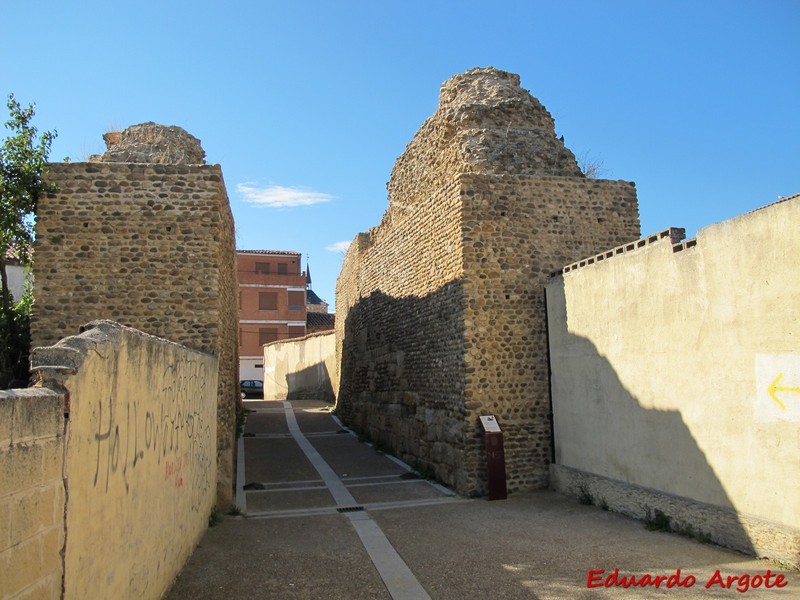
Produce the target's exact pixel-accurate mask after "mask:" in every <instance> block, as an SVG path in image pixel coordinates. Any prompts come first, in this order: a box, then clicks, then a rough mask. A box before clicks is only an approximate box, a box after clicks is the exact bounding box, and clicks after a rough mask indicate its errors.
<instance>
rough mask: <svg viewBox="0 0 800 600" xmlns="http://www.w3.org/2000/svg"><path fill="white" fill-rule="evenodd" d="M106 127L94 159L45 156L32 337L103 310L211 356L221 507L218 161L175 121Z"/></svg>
mask: <svg viewBox="0 0 800 600" xmlns="http://www.w3.org/2000/svg"><path fill="white" fill-rule="evenodd" d="M114 137H116V136H109V135H108V134H107V135H106V138H107V144H108V147H109V150H108V152H106V153H105V154H104V155H102V156H101V157H98V158H96V159H95V160H93V161H91V162H85V163H56V164H51V165H50V175H49V179H50V181H52V182H53V183H55V184H56V185H57V186H58V192H57V193H56V194H54V195H52V196H49V197H46V198H42V199H41V200H40V202H39V206H38V209H37V215H36V216H37V222H36V243H35V247H34V252H35V256H36V264H35V266H34V276H35V280H36V304H35V307H34V309H33V315H32V319H31V336H32V344H33V346H51V345H53V344H55V343H56V342H57V341H58V340H59V339H61V338H63V337H67V336H70V335H74V334H77V333H78V331H79V328H80V327H81V326H82V325H84V324H86V323H89V322H90V321H94V320H97V319H110V320H113V321H117V322H119V323H121V324H123V325H127V326H130V327H133V328H136V329H139V330H141V331H143V332H145V333H149V334H152V335H156V336H158V337H162V338H165V339H167V340H170V341H173V342H177V343H179V344H183V345H185V346H187V347H189V348H193V349H196V350H201V351H204V352H210V353H213V354H215V355H217V356H218V357H219V373H218V391H217V392H218V393H217V401H218V404H217V417H218V419H217V505H218V506H227V505H228V504H230V502H231V496H232V484H233V480H234V463H233V455H234V450H233V449H234V442H235V439H234V435H235V425H236V408H237V403H238V402H239V391H238V388H239V386H238V381H239V377H238V345H237V327H238V310H237V306H238V283H237V278H236V257H235V245H234V227H233V216H232V214H231V210H230V205H229V203H228V195H227V192H226V190H225V183H224V181H223V178H222V169H221V168H220V166H219V165H206V164H205V163H204V160H203V156H204V155H205V153H204V152H203V149H202V147H201V146H200V141H199V140H197V139H196V138H194V137H193V136H191V135H189V134H188V133H186V132H185V131H184V130H182V129H180V128H179V127H165V126H163V125H157V124H155V123H143V124H141V125H135V126H133V127H130V128H128V129H126V130H125V131H123V132H121V134H120V135H119V139H118V140H117V139H113V138H114ZM109 138H111V139H109ZM142 384H143V385H147V382H142Z"/></svg>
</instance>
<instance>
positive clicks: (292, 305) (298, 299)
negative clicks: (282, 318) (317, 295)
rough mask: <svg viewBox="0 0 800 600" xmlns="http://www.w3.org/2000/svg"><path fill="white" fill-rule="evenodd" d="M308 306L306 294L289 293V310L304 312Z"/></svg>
mask: <svg viewBox="0 0 800 600" xmlns="http://www.w3.org/2000/svg"><path fill="white" fill-rule="evenodd" d="M305 306H306V293H305V292H292V291H290V292H289V310H303V309H304V308H305Z"/></svg>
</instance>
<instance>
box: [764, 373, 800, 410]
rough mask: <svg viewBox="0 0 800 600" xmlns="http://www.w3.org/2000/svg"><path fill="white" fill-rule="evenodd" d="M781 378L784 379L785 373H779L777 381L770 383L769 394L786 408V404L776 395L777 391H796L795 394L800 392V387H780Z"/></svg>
mask: <svg viewBox="0 0 800 600" xmlns="http://www.w3.org/2000/svg"><path fill="white" fill-rule="evenodd" d="M781 379H783V373H778V376H777V377H776V378H775V381H773V382H772V384H770V386H769V387H768V388H767V391H768V392H769V395H770V396H772V399H773V400H775V402H777V403H778V405H779V406H780V407H781V408H782V409H783V410H786V405H785V404H784V403H783V402H781V401H780V398H778V396H776V395H775V392H794V393H795V394H800V388H796V387H778V384H779V383H780V381H781Z"/></svg>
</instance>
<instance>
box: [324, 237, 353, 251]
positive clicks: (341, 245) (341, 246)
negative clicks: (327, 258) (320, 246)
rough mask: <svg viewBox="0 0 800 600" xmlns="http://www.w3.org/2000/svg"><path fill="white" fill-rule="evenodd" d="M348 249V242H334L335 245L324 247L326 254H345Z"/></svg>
mask: <svg viewBox="0 0 800 600" xmlns="http://www.w3.org/2000/svg"><path fill="white" fill-rule="evenodd" d="M349 247H350V240H347V241H346V242H336V243H335V244H331V245H330V246H325V250H327V251H328V252H342V253H344V252H347V249H348V248H349Z"/></svg>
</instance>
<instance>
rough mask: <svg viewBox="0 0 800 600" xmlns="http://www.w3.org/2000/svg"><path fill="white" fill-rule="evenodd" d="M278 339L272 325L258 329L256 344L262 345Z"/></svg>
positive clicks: (276, 331)
mask: <svg viewBox="0 0 800 600" xmlns="http://www.w3.org/2000/svg"><path fill="white" fill-rule="evenodd" d="M277 339H278V330H277V329H274V328H272V327H270V328H263V329H259V330H258V345H259V346H263V345H264V344H269V343H270V342H274V341H276V340H277Z"/></svg>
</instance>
